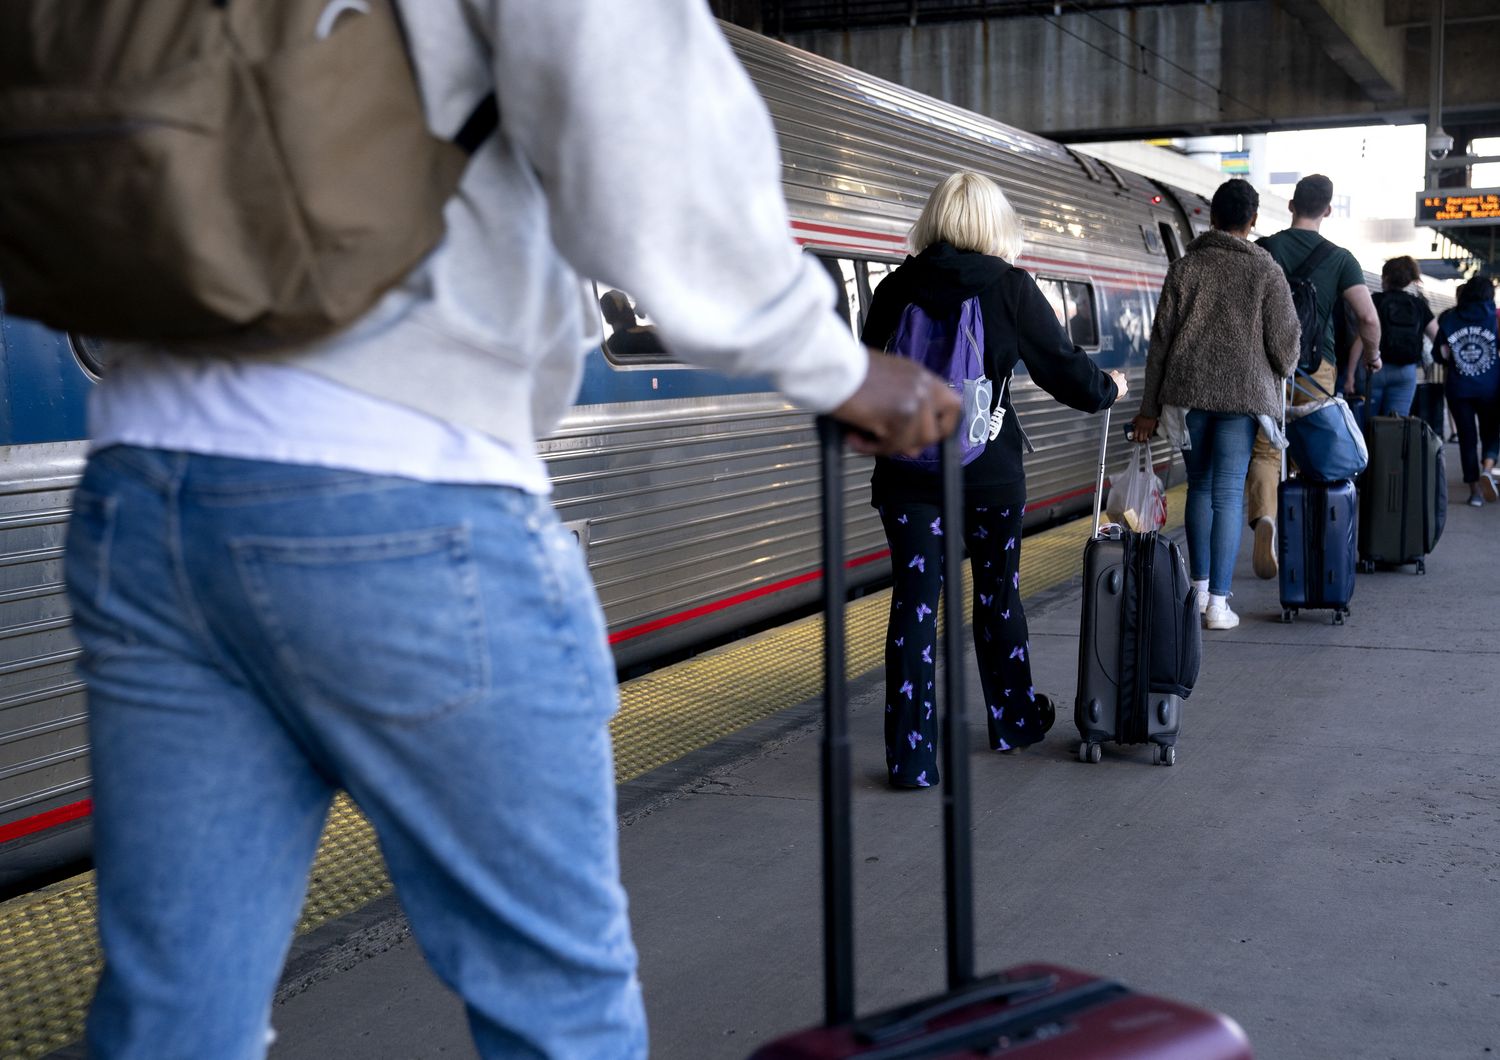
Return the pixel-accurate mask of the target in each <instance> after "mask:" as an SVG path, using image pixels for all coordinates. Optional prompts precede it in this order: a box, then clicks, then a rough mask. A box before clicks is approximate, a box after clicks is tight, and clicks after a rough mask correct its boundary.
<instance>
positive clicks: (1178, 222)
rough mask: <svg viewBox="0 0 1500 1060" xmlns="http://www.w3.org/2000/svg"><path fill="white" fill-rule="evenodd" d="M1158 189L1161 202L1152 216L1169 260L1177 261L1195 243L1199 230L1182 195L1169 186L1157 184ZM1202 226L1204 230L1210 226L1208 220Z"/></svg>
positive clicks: (1157, 204) (1205, 219)
mask: <svg viewBox="0 0 1500 1060" xmlns="http://www.w3.org/2000/svg"><path fill="white" fill-rule="evenodd" d="M1153 183H1155V182H1154V181H1153ZM1156 187H1157V188H1158V189H1159V191H1160V196H1159V198H1160V201H1159V202H1157V203H1155V204H1154V205H1155V206H1156V209H1155V210H1153V211H1152V215H1153V216H1154V217H1155V219H1156V229H1157V232H1158V234H1160V236H1161V242H1162V247H1163V249H1165V250H1166V252H1167V260H1168V261H1176V260H1177V259H1178V258H1180V257H1182V252H1183V250H1184V249H1185V248H1186V247H1187V245H1188V244H1189V243H1191V242H1192V241H1193V238H1194V237H1195V236H1196V235H1197V233H1198V231H1199V228H1198V226H1197V225H1195V224H1194V223H1193V218H1192V217H1191V216H1189V214H1188V208H1187V206H1186V205H1185V204H1184V201H1183V196H1182V193H1180V192H1178V191H1177V190H1175V189H1173V188H1172V187H1171V186H1170V185H1167V184H1157V185H1156ZM1164 212H1165V214H1164ZM1200 212H1201V210H1200ZM1202 225H1203V227H1204V228H1206V227H1207V226H1208V221H1207V218H1204V219H1203V221H1202Z"/></svg>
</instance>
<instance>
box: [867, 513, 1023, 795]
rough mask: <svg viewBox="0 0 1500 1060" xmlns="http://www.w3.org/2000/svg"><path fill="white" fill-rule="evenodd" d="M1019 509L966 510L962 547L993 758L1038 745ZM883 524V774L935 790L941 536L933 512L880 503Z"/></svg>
mask: <svg viewBox="0 0 1500 1060" xmlns="http://www.w3.org/2000/svg"><path fill="white" fill-rule="evenodd" d="M1021 511H1022V506H1021V505H1020V504H1013V505H1010V506H1006V507H1000V506H994V507H970V508H968V509H967V510H966V512H965V526H964V531H963V532H964V547H965V550H966V551H967V553H968V556H969V565H970V568H971V569H972V570H973V572H974V614H973V626H974V652H975V656H976V657H977V659H978V661H979V683H980V687H981V689H982V690H983V693H984V704H985V720H986V722H987V723H988V726H989V738H990V748H991V750H995V751H1004V750H1007V749H1008V748H1011V747H1025V746H1026V745H1028V744H1032V743H1035V742H1036V741H1038V740H1040V739H1041V738H1042V731H1041V726H1040V724H1039V723H1038V712H1037V709H1036V689H1035V688H1034V687H1033V686H1032V683H1031V660H1030V658H1029V655H1030V652H1031V646H1030V644H1029V643H1028V641H1027V631H1026V615H1025V613H1024V612H1023V611H1022V610H1021ZM880 519H881V522H882V523H883V524H884V526H885V536H886V540H887V541H888V542H889V543H890V547H891V567H892V574H893V578H894V584H893V586H892V588H891V617H890V623H889V627H888V629H887V631H886V642H885V763H886V769H887V770H889V771H890V780H891V783H892V784H894V785H897V786H900V787H915V788H922V787H928V786H930V785H933V784H936V783H937V782H938V754H937V741H938V703H939V698H940V697H939V695H938V692H937V690H936V688H935V681H936V663H935V660H936V656H937V651H938V645H937V639H938V638H937V610H938V594H939V592H940V590H941V588H942V584H943V534H944V532H945V531H946V529H947V528H946V527H944V526H943V524H942V518H941V513H940V511H939V509H938V507H937V506H936V505H934V504H916V503H893V504H886V505H884V506H883V507H882V508H881V509H880Z"/></svg>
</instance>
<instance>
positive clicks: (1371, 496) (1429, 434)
mask: <svg viewBox="0 0 1500 1060" xmlns="http://www.w3.org/2000/svg"><path fill="white" fill-rule="evenodd" d="M1368 430H1369V435H1368V437H1369V449H1370V465H1369V467H1367V468H1366V469H1365V473H1364V475H1363V477H1362V478H1361V480H1360V487H1359V501H1360V504H1359V509H1360V510H1359V558H1360V564H1361V568H1362V569H1363V570H1364V571H1365V573H1369V572H1370V571H1373V570H1374V569H1375V568H1376V566H1377V565H1380V566H1390V567H1399V566H1402V565H1404V564H1407V563H1415V564H1416V565H1417V573H1418V574H1426V573H1427V558H1426V557H1427V554H1428V553H1429V552H1431V551H1432V550H1433V549H1434V548H1435V547H1436V546H1437V543H1438V538H1439V537H1441V536H1442V533H1443V524H1444V522H1445V521H1446V520H1447V517H1448V474H1447V468H1446V466H1445V465H1444V463H1443V443H1442V439H1440V438H1439V437H1438V435H1436V434H1435V433H1433V430H1432V428H1431V427H1430V426H1429V425H1428V424H1427V423H1426V421H1424V420H1423V419H1421V418H1420V417H1417V416H1375V417H1372V418H1371V420H1370V424H1369V428H1368Z"/></svg>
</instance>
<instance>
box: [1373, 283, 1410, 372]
mask: <svg viewBox="0 0 1500 1060" xmlns="http://www.w3.org/2000/svg"><path fill="white" fill-rule="evenodd" d="M1375 309H1376V312H1377V313H1378V314H1379V316H1380V357H1381V359H1382V360H1384V361H1385V362H1386V363H1387V364H1391V365H1404V364H1416V363H1417V362H1418V361H1420V360H1421V359H1422V307H1421V305H1420V304H1419V302H1418V299H1417V296H1416V295H1414V294H1408V293H1407V292H1406V291H1387V292H1386V293H1385V294H1383V295H1381V298H1380V302H1379V304H1378V305H1376V307H1375Z"/></svg>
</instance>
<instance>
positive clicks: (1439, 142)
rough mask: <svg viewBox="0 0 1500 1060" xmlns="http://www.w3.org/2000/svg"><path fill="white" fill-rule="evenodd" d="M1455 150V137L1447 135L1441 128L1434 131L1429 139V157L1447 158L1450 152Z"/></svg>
mask: <svg viewBox="0 0 1500 1060" xmlns="http://www.w3.org/2000/svg"><path fill="white" fill-rule="evenodd" d="M1451 150H1453V137H1451V136H1449V135H1448V134H1447V133H1445V132H1444V131H1443V130H1442V128H1441V127H1439V128H1437V129H1435V130H1433V132H1432V133H1430V134H1429V135H1428V137H1427V154H1428V156H1429V157H1431V158H1434V159H1438V158H1447V157H1448V152H1449V151H1451Z"/></svg>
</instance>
